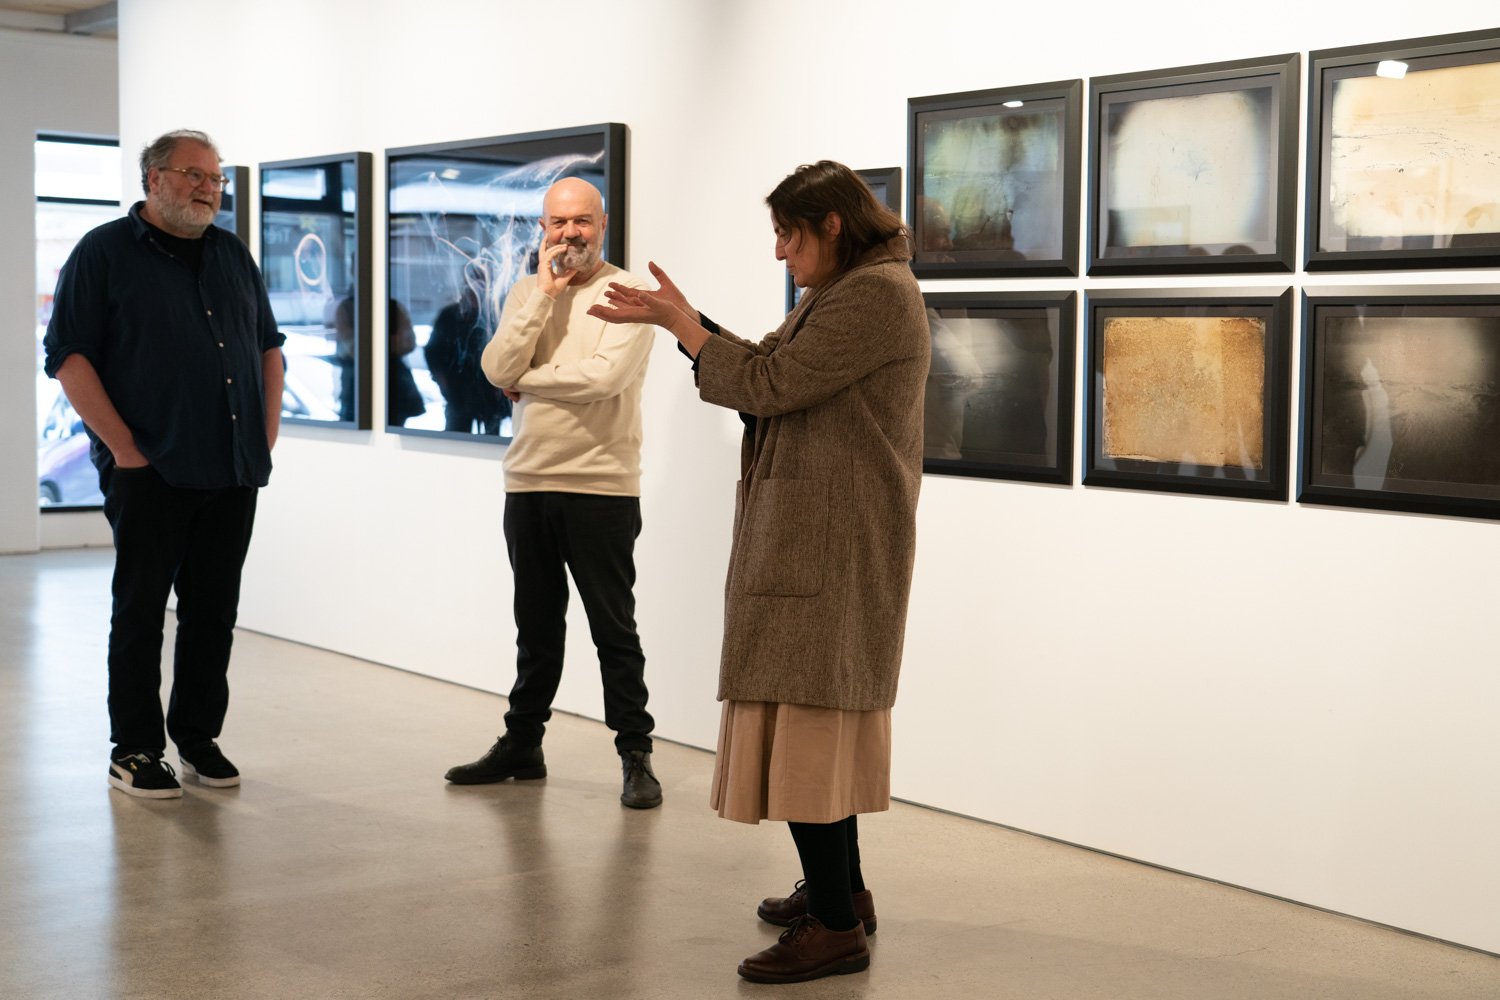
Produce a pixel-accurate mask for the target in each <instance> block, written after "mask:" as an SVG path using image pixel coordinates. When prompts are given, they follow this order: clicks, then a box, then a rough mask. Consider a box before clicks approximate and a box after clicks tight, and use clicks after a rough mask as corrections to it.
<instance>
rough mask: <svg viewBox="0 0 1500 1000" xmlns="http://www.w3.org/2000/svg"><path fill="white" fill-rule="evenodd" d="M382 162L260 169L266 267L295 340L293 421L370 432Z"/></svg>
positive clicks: (289, 377) (302, 161) (286, 417)
mask: <svg viewBox="0 0 1500 1000" xmlns="http://www.w3.org/2000/svg"><path fill="white" fill-rule="evenodd" d="M373 163H374V159H373V157H372V156H371V155H370V154H369V153H362V152H354V153H336V154H332V155H328V156H309V157H301V158H298V159H292V160H273V161H270V162H266V163H262V164H260V167H259V183H258V184H257V185H256V192H257V194H258V196H259V205H260V267H261V273H262V274H263V275H264V276H265V281H266V291H267V293H268V294H269V295H270V298H271V310H272V312H273V313H275V315H276V323H277V326H278V327H279V328H280V329H281V331H282V333H284V334H285V335H286V338H287V340H286V343H285V344H283V345H282V354H283V356H284V357H285V359H286V385H285V387H284V389H283V390H282V396H281V420H282V422H283V423H285V424H308V425H315V426H321V427H343V428H352V429H355V430H369V429H370V426H371V423H372V406H371V392H370V382H371V376H370V371H371V368H372V366H373V357H372V354H371V350H370V346H371V331H372V329H373V327H374V322H373V314H372V311H371V307H370V287H371V279H372V276H373V269H372V264H371V249H372V247H371V242H372V235H371V234H372V231H373V210H372V205H371V197H372V194H371V189H372V184H373V180H374V166H373Z"/></svg>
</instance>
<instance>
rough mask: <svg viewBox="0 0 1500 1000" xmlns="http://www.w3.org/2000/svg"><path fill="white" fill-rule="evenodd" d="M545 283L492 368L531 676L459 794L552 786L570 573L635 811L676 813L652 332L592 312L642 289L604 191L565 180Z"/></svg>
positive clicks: (520, 289) (529, 280) (552, 223)
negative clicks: (648, 616) (654, 757)
mask: <svg viewBox="0 0 1500 1000" xmlns="http://www.w3.org/2000/svg"><path fill="white" fill-rule="evenodd" d="M542 215H543V218H542V228H543V239H542V247H541V251H540V254H539V257H538V262H537V273H536V274H534V275H528V276H526V277H524V278H522V279H521V280H520V281H518V282H516V284H515V286H514V287H513V288H512V289H511V290H510V294H509V295H508V296H507V297H506V300H505V308H504V310H503V311H502V313H501V316H500V326H499V329H497V330H496V331H495V335H494V337H493V338H492V339H491V340H490V342H489V344H488V346H486V347H485V350H484V355H483V357H482V358H481V359H480V366H481V367H482V368H483V370H484V374H485V377H487V378H488V379H489V380H490V382H491V383H493V384H494V385H496V386H499V387H500V388H502V389H504V390H505V394H506V395H507V396H508V397H510V399H511V401H512V403H513V404H514V410H513V414H512V420H513V426H514V428H515V438H514V440H513V441H512V442H511V445H510V448H509V449H508V450H507V452H506V455H505V461H504V467H505V491H506V492H505V540H506V546H507V548H508V549H509V555H510V564H511V570H512V572H513V573H514V579H515V603H514V610H515V618H516V680H515V684H514V685H513V686H512V687H511V692H510V708H509V711H507V712H506V713H505V729H506V731H505V733H504V735H502V736H501V737H500V738H499V739H498V740H497V741H496V742H495V744H494V746H492V747H491V748H490V749H489V751H488V752H486V753H485V755H484V756H483V757H481V758H480V759H479V760H477V761H474V762H473V763H470V764H460V765H458V766H457V767H454V768H451V769H450V770H449V771H448V773H447V780H449V781H451V782H453V783H455V784H484V783H489V782H497V781H504V780H505V779H507V778H513V779H516V780H528V779H535V778H543V777H546V774H547V766H546V763H545V760H544V758H543V755H542V737H543V734H544V733H545V730H546V724H547V721H548V719H550V718H551V715H552V699H553V697H554V696H555V695H556V694H557V686H558V683H559V681H560V679H561V677H562V666H563V646H564V640H565V638H566V635H567V623H566V612H567V605H568V581H567V574H569V573H571V574H572V577H573V582H574V583H575V584H576V585H577V587H578V593H579V596H580V597H581V598H582V600H583V607H584V611H585V612H586V614H587V615H588V621H589V631H590V633H591V635H592V636H593V640H594V646H595V648H596V649H597V650H598V653H599V672H600V676H601V679H602V681H603V685H604V721H605V724H606V725H608V726H609V728H610V729H612V730H614V733H615V749H616V750H617V751H618V753H619V755H620V764H621V770H622V785H623V787H622V789H621V794H620V801H621V803H623V804H624V805H626V806H629V807H631V808H633V809H651V808H654V807H655V806H659V805H660V804H661V798H662V796H661V784H660V783H659V782H658V781H657V779H656V775H655V773H654V771H653V770H652V767H651V735H650V734H651V730H652V729H653V728H654V726H655V723H654V721H653V720H652V718H651V715H650V713H648V712H647V711H646V700H647V691H646V682H645V667H646V659H645V655H644V653H643V652H642V651H641V643H640V638H639V636H638V635H637V633H636V626H635V595H634V592H633V587H634V584H635V540H636V537H637V536H638V535H639V534H640V530H641V505H640V475H641V386H642V384H643V383H644V381H645V378H646V364H647V361H648V360H649V359H650V356H651V348H652V343H653V336H654V334H653V330H652V328H651V327H649V326H643V325H640V324H625V325H612V324H609V323H606V322H604V321H603V320H599V319H595V318H593V317H591V316H589V315H588V310H589V308H590V307H591V306H594V305H596V304H599V303H602V302H604V301H605V299H604V293H605V290H606V289H608V287H609V285H610V283H611V282H617V283H623V284H626V285H632V286H637V287H641V286H643V284H644V283H643V282H641V281H640V280H639V279H637V278H635V277H634V276H632V275H630V274H627V273H625V272H624V271H622V270H620V269H619V268H617V267H615V266H614V265H612V264H609V263H607V262H606V261H605V260H604V258H603V256H602V249H603V246H604V232H605V227H606V225H607V224H608V217H607V216H606V215H605V214H604V204H603V200H602V199H601V197H600V195H599V191H598V189H597V188H595V187H594V186H593V185H592V184H590V183H588V182H587V181H584V180H581V179H579V178H576V177H570V178H564V179H563V180H560V181H558V182H557V183H555V184H553V185H552V187H551V188H549V189H548V190H547V194H546V197H545V198H544V199H543V202H542Z"/></svg>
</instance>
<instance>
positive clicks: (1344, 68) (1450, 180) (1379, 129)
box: [1303, 29, 1500, 271]
mask: <svg viewBox="0 0 1500 1000" xmlns="http://www.w3.org/2000/svg"><path fill="white" fill-rule="evenodd" d="M1387 63H1389V64H1393V71H1395V72H1401V73H1404V76H1402V77H1401V78H1399V79H1394V78H1389V77H1387V76H1386V74H1385V71H1384V70H1383V69H1382V67H1383V66H1384V65H1385V64H1387ZM1396 64H1399V65H1400V66H1401V67H1404V68H1402V69H1399V70H1395V65H1396ZM1308 66H1309V70H1308V125H1307V160H1308V166H1307V212H1306V227H1307V230H1306V234H1305V237H1304V240H1303V243H1304V246H1305V252H1304V257H1305V265H1304V266H1305V267H1306V269H1307V270H1309V271H1324V270H1385V269H1400V268H1426V267H1494V266H1496V265H1500V208H1497V201H1500V199H1497V197H1496V194H1495V192H1496V190H1497V189H1500V129H1496V128H1495V127H1494V122H1495V117H1496V115H1497V114H1500V29H1492V30H1487V31H1475V32H1467V33H1463V34H1454V35H1434V36H1430V37H1427V38H1412V39H1406V40H1404V41H1396V42H1381V43H1378V44H1371V45H1355V46H1349V47H1345V48H1338V49H1321V50H1316V51H1314V52H1312V53H1310V54H1309V60H1308ZM1398 212H1399V213H1400V214H1399V216H1398V215H1397V213H1398Z"/></svg>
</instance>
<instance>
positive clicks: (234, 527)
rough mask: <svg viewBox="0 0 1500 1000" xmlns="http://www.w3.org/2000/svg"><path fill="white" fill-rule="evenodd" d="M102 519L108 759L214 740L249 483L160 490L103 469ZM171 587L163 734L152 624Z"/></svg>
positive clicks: (246, 541) (249, 504)
mask: <svg viewBox="0 0 1500 1000" xmlns="http://www.w3.org/2000/svg"><path fill="white" fill-rule="evenodd" d="M101 478H104V479H105V480H106V481H105V483H104V515H105V517H107V518H108V519H109V524H110V527H111V528H112V529H114V537H115V576H114V583H113V585H112V592H113V595H114V610H113V612H112V614H111V616H110V621H109V723H110V730H111V732H110V740H111V741H112V742H113V743H114V744H115V753H130V752H133V751H139V750H153V751H156V752H158V753H160V752H162V751H164V750H165V749H166V734H170V735H171V737H172V742H173V743H176V744H177V745H178V746H179V747H188V746H193V745H194V744H197V743H202V742H204V741H206V740H212V739H217V738H218V736H219V732H220V729H221V728H222V727H223V725H224V713H225V712H226V711H227V710H228V708H229V682H228V679H227V675H228V672H229V647H230V644H231V642H232V641H233V629H234V622H235V618H236V615H237V614H238V611H239V603H240V569H241V568H242V567H243V566H244V563H245V552H246V550H247V549H248V548H249V545H250V530H251V527H252V526H253V525H254V523H255V499H256V491H255V490H254V489H252V488H249V487H236V488H232V489H223V490H193V489H180V488H178V487H175V486H169V485H167V483H166V482H165V481H164V480H163V479H162V478H161V476H159V475H158V474H157V472H156V470H155V469H152V468H149V467H148V468H144V469H113V470H111V472H110V473H109V475H108V476H106V477H101ZM174 587H175V588H176V590H177V646H176V650H175V652H174V660H173V673H172V696H171V701H170V704H169V706H168V708H167V714H166V728H165V734H164V732H163V727H162V710H161V643H162V618H163V616H164V615H165V614H166V610H167V595H168V594H169V593H170V592H171V590H172V589H173V588H174Z"/></svg>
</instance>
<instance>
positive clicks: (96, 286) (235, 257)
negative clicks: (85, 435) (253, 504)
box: [43, 202, 286, 489]
mask: <svg viewBox="0 0 1500 1000" xmlns="http://www.w3.org/2000/svg"><path fill="white" fill-rule="evenodd" d="M141 205H142V203H141V202H137V203H136V204H135V205H134V206H132V207H131V209H130V214H129V215H127V216H125V217H124V218H121V219H116V220H115V221H114V222H107V223H105V224H104V225H102V226H100V227H98V228H97V229H94V230H93V231H91V232H90V233H88V234H87V235H86V236H84V238H83V239H82V240H81V241H79V243H78V246H77V247H75V248H74V250H73V253H72V255H71V256H69V257H68V262H67V263H66V264H64V265H63V269H62V271H61V272H60V273H59V274H58V278H57V294H56V296H55V298H54V302H53V309H52V321H51V322H50V323H49V324H47V336H46V338H45V339H44V340H43V346H44V347H45V349H46V354H47V365H46V367H47V374H48V375H51V376H54V377H55V376H56V375H57V370H58V369H59V368H61V367H62V363H63V361H64V360H65V359H66V358H67V357H68V355H70V354H74V353H77V354H81V355H83V357H85V358H86V359H88V361H89V363H90V364H92V365H93V366H94V370H95V371H97V372H98V373H99V379H100V381H101V382H103V383H104V391H105V392H106V393H108V395H109V398H110V401H111V402H112V403H114V405H115V409H117V410H119V412H120V417H121V418H122V419H123V420H124V421H125V424H126V426H128V427H129V428H130V430H131V433H132V434H133V435H134V436H135V443H136V447H138V448H139V449H140V450H141V453H142V454H144V455H145V456H146V458H147V459H148V460H149V461H150V462H151V465H152V467H153V468H155V469H156V471H157V472H158V473H160V475H161V477H162V478H163V479H165V480H166V481H167V482H168V483H170V484H172V485H173V486H181V487H186V488H192V489H220V488H224V487H229V486H264V485H265V484H266V481H267V480H268V479H269V478H270V475H271V449H270V446H269V445H268V443H267V441H266V409H265V389H264V384H263V380H262V369H261V357H262V355H263V354H264V353H265V352H266V351H269V350H271V349H273V348H276V347H280V346H281V343H282V341H284V340H285V339H286V337H285V336H284V335H283V334H282V333H281V332H280V331H279V330H277V329H276V319H275V317H274V316H273V315H272V313H271V303H270V300H269V299H268V298H267V297H266V286H265V282H264V281H262V280H261V275H260V269H259V268H258V267H256V265H255V260H254V258H252V257H251V256H250V251H249V250H248V249H247V248H246V247H245V244H244V243H242V242H240V240H239V239H238V238H237V237H235V236H234V235H232V234H230V233H226V232H225V231H224V230H222V229H219V228H217V227H215V226H209V227H208V229H207V230H206V231H205V232H204V234H203V243H202V249H203V254H202V258H201V260H200V261H199V265H198V268H197V269H196V270H194V269H193V268H192V267H191V266H190V265H189V264H188V263H186V262H184V261H182V260H180V259H178V258H177V257H174V256H173V255H172V254H171V253H170V252H169V251H168V249H167V247H166V246H165V245H164V241H162V240H160V239H159V238H158V237H157V236H156V235H155V234H156V233H157V230H156V229H154V228H153V227H152V226H150V225H148V224H147V223H146V222H145V220H143V219H142V218H141ZM274 405H280V400H276V401H274ZM90 437H91V438H93V440H92V448H91V449H90V454H91V456H92V457H93V460H94V464H95V465H97V466H99V468H100V469H101V470H102V469H104V468H106V467H107V466H108V465H110V464H112V463H113V462H114V457H113V456H112V455H111V454H110V451H109V449H108V448H106V447H105V446H104V444H103V442H101V441H100V440H99V439H98V438H97V437H95V436H94V435H93V433H92V431H91V432H90Z"/></svg>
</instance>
